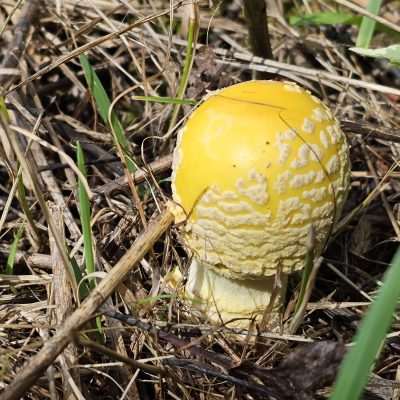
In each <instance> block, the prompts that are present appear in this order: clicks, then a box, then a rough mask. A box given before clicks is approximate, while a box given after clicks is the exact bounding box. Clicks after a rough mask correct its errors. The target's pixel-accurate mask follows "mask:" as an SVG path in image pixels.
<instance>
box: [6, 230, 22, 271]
mask: <svg viewBox="0 0 400 400" xmlns="http://www.w3.org/2000/svg"><path fill="white" fill-rule="evenodd" d="M24 229H25V225H21V226H20V227H19V228H18V230H17V233H16V234H15V236H14V240H13V242H12V243H11V246H10V254H9V255H8V257H7V264H6V271H5V273H6V274H7V275H12V274H14V264H15V258H16V256H17V250H18V243H19V241H20V240H21V237H22V233H23V232H24Z"/></svg>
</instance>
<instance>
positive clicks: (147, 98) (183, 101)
mask: <svg viewBox="0 0 400 400" xmlns="http://www.w3.org/2000/svg"><path fill="white" fill-rule="evenodd" d="M132 99H133V100H139V101H152V102H154V103H160V104H179V105H187V106H195V105H196V103H197V102H196V100H192V99H177V98H176V97H161V96H132Z"/></svg>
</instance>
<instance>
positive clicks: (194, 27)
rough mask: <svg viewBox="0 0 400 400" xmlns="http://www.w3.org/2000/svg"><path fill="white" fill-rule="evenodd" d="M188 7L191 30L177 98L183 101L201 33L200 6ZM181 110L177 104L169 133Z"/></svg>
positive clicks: (192, 5) (191, 5) (189, 30)
mask: <svg viewBox="0 0 400 400" xmlns="http://www.w3.org/2000/svg"><path fill="white" fill-rule="evenodd" d="M186 7H189V8H190V18H189V29H188V37H187V46H186V55H185V62H184V64H183V70H182V76H181V79H180V81H179V86H178V91H177V93H176V97H177V98H178V99H183V97H184V95H185V91H186V87H187V85H188V82H189V76H190V72H191V70H192V66H193V61H194V55H195V51H196V43H197V37H198V33H199V9H198V7H199V6H198V5H197V4H195V3H193V4H188V5H187V6H186ZM180 108H181V105H180V104H179V103H177V104H175V107H174V109H173V111H172V115H171V119H170V122H169V127H168V132H170V131H171V130H172V129H173V127H174V126H175V124H176V120H177V118H178V114H179V110H180Z"/></svg>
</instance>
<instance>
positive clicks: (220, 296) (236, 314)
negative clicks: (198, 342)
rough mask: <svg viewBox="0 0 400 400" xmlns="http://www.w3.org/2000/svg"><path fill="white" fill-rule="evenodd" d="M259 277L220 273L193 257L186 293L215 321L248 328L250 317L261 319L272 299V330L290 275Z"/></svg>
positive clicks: (270, 319)
mask: <svg viewBox="0 0 400 400" xmlns="http://www.w3.org/2000/svg"><path fill="white" fill-rule="evenodd" d="M277 283H278V281H277V276H276V275H271V276H267V277H261V278H259V279H232V278H228V277H226V276H223V275H220V274H218V273H217V272H215V270H214V269H212V268H210V267H209V266H208V265H207V264H206V263H203V262H201V261H199V260H197V259H195V258H193V261H192V264H191V265H190V268H189V274H188V280H187V283H186V294H187V296H188V297H189V298H191V300H192V301H193V305H194V306H196V307H198V308H199V309H201V310H202V311H203V312H205V313H206V315H207V316H208V318H209V320H210V321H211V322H214V323H225V324H227V323H229V326H231V327H237V328H247V327H248V326H249V320H250V319H254V318H255V319H256V320H258V321H260V320H261V318H262V316H263V314H264V312H265V310H266V309H267V307H268V306H269V303H270V301H271V299H272V298H274V300H273V301H274V304H273V305H272V307H271V309H270V310H268V311H269V312H270V313H271V315H270V316H269V318H268V321H269V327H270V328H271V329H273V328H274V325H275V326H276V324H277V322H278V321H279V316H280V311H281V308H282V304H283V300H284V298H285V293H286V286H287V275H286V274H282V276H280V277H279V284H277Z"/></svg>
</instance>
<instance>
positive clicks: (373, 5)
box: [356, 0, 382, 49]
mask: <svg viewBox="0 0 400 400" xmlns="http://www.w3.org/2000/svg"><path fill="white" fill-rule="evenodd" d="M381 5H382V0H369V1H368V5H367V10H368V11H369V12H370V13H372V14H374V15H378V14H379V10H380V9H381ZM375 25H376V22H375V21H374V20H373V19H371V18H368V17H363V19H362V22H361V26H360V30H359V32H358V36H357V41H356V47H362V48H365V49H367V48H368V47H369V45H370V43H371V40H372V36H373V34H374V31H375Z"/></svg>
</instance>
